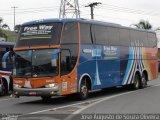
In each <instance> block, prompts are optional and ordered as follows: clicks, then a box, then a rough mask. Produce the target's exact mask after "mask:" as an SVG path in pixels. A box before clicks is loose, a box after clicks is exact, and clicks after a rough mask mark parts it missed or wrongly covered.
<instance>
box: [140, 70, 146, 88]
mask: <svg viewBox="0 0 160 120" xmlns="http://www.w3.org/2000/svg"><path fill="white" fill-rule="evenodd" d="M146 86H147V76H146V74H144V73H143V74H142V79H141V81H140V88H145V87H146Z"/></svg>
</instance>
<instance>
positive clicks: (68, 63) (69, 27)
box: [61, 23, 78, 75]
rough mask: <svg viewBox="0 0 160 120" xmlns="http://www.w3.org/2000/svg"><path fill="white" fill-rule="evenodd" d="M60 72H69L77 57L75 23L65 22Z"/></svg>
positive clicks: (76, 30)
mask: <svg viewBox="0 0 160 120" xmlns="http://www.w3.org/2000/svg"><path fill="white" fill-rule="evenodd" d="M61 51H62V52H61V74H63V75H64V74H67V73H69V72H71V71H72V70H73V68H74V66H75V64H76V61H77V58H78V29H77V23H66V24H65V26H64V30H63V34H62V41H61Z"/></svg>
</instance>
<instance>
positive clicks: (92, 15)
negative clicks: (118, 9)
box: [85, 2, 102, 19]
mask: <svg viewBox="0 0 160 120" xmlns="http://www.w3.org/2000/svg"><path fill="white" fill-rule="evenodd" d="M98 4H102V3H100V2H94V3H91V4H89V5H87V6H85V7H90V8H91V19H94V14H93V10H94V7H95V6H97V5H98Z"/></svg>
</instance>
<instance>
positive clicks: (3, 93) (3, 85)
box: [1, 80, 8, 96]
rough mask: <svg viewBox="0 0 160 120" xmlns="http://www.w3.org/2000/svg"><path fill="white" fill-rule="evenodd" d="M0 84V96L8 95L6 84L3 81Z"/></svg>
mask: <svg viewBox="0 0 160 120" xmlns="http://www.w3.org/2000/svg"><path fill="white" fill-rule="evenodd" d="M1 84H2V92H1V96H4V95H7V94H8V86H7V83H6V82H5V81H4V80H3V81H2V83H1Z"/></svg>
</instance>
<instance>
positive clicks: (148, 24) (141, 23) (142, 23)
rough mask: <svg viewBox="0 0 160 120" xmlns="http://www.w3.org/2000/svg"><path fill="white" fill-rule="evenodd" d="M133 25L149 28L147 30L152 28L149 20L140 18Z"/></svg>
mask: <svg viewBox="0 0 160 120" xmlns="http://www.w3.org/2000/svg"><path fill="white" fill-rule="evenodd" d="M133 25H134V26H136V27H137V28H139V29H147V30H150V29H152V25H151V24H150V23H149V21H147V20H146V21H145V20H140V21H139V23H137V24H133Z"/></svg>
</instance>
